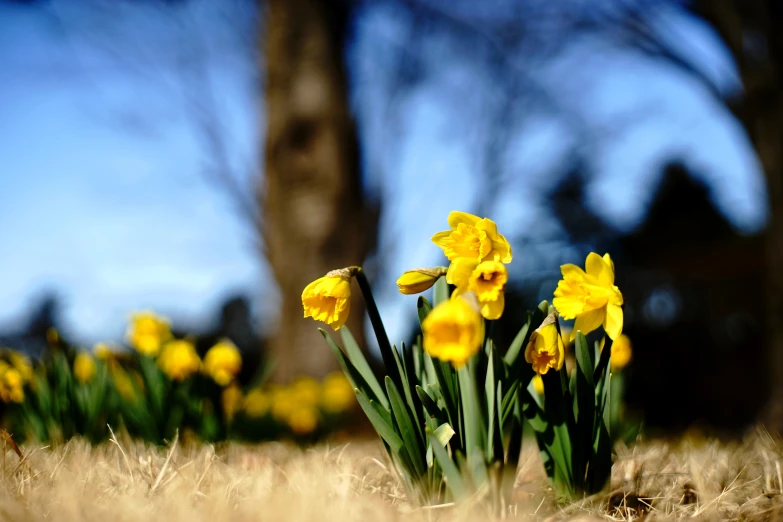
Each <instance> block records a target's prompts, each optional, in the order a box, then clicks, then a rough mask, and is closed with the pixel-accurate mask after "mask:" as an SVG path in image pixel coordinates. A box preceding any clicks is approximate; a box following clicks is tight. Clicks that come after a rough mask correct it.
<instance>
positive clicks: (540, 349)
mask: <svg viewBox="0 0 783 522" xmlns="http://www.w3.org/2000/svg"><path fill="white" fill-rule="evenodd" d="M525 360H526V361H527V362H529V363H530V364H532V365H533V370H534V371H535V372H536V373H537V374H538V375H544V374H545V373H546V372H548V371H549V369H550V368H552V369H554V370H555V371H559V370H560V368H562V367H563V362H564V361H565V346H563V339H562V338H561V337H560V332H558V331H557V315H556V314H555V313H551V314H549V315H548V316H547V317H546V319H544V322H542V323H541V326H539V327H538V328H537V329H536V330H535V331H534V332H533V334H532V335H531V336H530V341H528V343H527V347H526V348H525Z"/></svg>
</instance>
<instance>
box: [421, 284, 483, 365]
mask: <svg viewBox="0 0 783 522" xmlns="http://www.w3.org/2000/svg"><path fill="white" fill-rule="evenodd" d="M421 328H422V331H423V332H424V343H423V344H424V350H425V351H426V352H427V353H428V354H430V355H431V356H432V357H437V358H438V359H441V360H443V361H450V362H451V363H452V364H453V365H454V366H455V367H457V368H458V367H460V366H462V365H464V364H465V363H466V362H467V361H468V359H470V358H471V357H473V356H474V355H475V354H476V353H477V352H478V351H479V349H480V348H481V343H483V342H484V321H483V319H482V318H481V314H479V312H478V310H477V307H474V306H473V304H471V303H469V302H468V301H467V300H466V299H463V298H461V297H458V298H456V299H449V300H448V301H444V302H443V303H441V304H439V305H438V306H436V307H435V308H433V309H432V311H431V312H430V313H429V315H428V316H427V317H426V318H425V319H424V321H422V324H421Z"/></svg>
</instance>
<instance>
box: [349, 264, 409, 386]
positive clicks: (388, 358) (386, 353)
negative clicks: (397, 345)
mask: <svg viewBox="0 0 783 522" xmlns="http://www.w3.org/2000/svg"><path fill="white" fill-rule="evenodd" d="M354 276H355V277H356V282H357V283H359V289H360V290H361V291H362V296H363V297H364V304H365V306H366V307H367V315H369V316H370V323H371V324H372V329H373V331H374V332H375V338H376V339H377V340H378V347H379V348H380V350H381V357H382V358H383V365H384V367H385V368H386V373H387V374H388V375H389V376H390V377H391V378H392V380H393V381H394V385H395V386H397V389H399V390H402V389H403V388H402V379H401V378H400V375H399V372H397V371H395V370H396V368H397V363H396V362H395V360H394V354H392V346H391V343H389V337H388V336H387V335H386V328H384V326H383V320H382V319H381V314H380V312H379V311H378V305H376V304H375V297H373V295H372V289H371V288H370V282H369V281H368V280H367V275H366V274H365V273H364V270H362V267H358V268H357V269H356V271H355V272H354Z"/></svg>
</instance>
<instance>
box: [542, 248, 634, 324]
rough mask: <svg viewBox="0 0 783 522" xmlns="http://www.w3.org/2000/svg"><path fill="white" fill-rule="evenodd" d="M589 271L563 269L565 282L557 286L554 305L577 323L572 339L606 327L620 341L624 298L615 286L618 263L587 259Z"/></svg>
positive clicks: (596, 257) (573, 267) (571, 267)
mask: <svg viewBox="0 0 783 522" xmlns="http://www.w3.org/2000/svg"><path fill="white" fill-rule="evenodd" d="M585 268H586V269H587V270H586V271H584V270H582V269H581V268H580V267H578V266H576V265H563V266H561V267H560V270H561V272H562V273H563V279H561V280H560V282H558V283H557V289H556V290H555V298H554V300H553V301H552V304H553V305H554V306H555V308H557V311H558V313H559V314H560V315H561V316H562V317H563V318H564V319H576V322H575V323H574V329H573V332H572V333H571V339H573V338H574V337H575V336H576V332H577V331H581V332H582V333H583V334H587V333H589V332H592V331H593V330H595V329H596V328H598V327H599V326H603V327H604V331H606V335H608V336H609V337H610V338H611V339H617V337H618V336H619V335H620V333H622V330H623V309H622V304H623V294H621V293H620V290H619V289H618V288H617V287H616V286H615V285H614V263H613V262H612V259H611V258H610V257H609V254H605V255H604V256H603V257H601V256H599V255H598V254H596V253H595V252H591V253H590V254H589V255H588V256H587V261H586V262H585Z"/></svg>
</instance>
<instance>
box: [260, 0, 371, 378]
mask: <svg viewBox="0 0 783 522" xmlns="http://www.w3.org/2000/svg"><path fill="white" fill-rule="evenodd" d="M266 5H267V11H266V31H265V40H266V42H265V43H266V45H265V56H266V60H265V66H266V118H267V133H266V149H265V164H264V167H265V176H266V186H265V190H264V191H263V192H262V194H260V196H259V200H260V202H261V204H262V208H263V209H264V231H263V237H264V240H265V244H266V248H267V254H268V258H269V262H270V264H271V267H272V270H273V272H274V276H275V278H276V280H277V283H278V285H279V288H280V293H281V298H282V302H281V309H280V322H279V327H278V329H277V331H276V333H275V334H274V335H273V336H272V337H271V338H270V339H269V345H268V353H269V355H270V356H271V357H272V358H273V359H274V361H275V363H276V369H275V373H274V378H275V380H277V381H287V380H289V379H290V378H292V377H293V376H295V375H298V374H307V375H312V376H315V377H321V376H323V375H324V374H326V373H327V372H329V371H332V370H336V369H337V368H338V365H337V361H336V359H335V357H334V355H333V354H332V353H331V351H330V350H329V348H328V347H327V346H326V343H325V342H324V340H323V338H322V337H321V335H320V334H319V333H318V331H317V327H318V326H319V325H318V324H316V323H314V322H313V320H312V319H309V318H308V319H304V318H303V317H302V315H303V313H302V302H301V295H302V290H303V289H304V287H305V286H306V285H307V284H308V283H310V282H311V281H313V280H315V279H316V278H318V277H321V276H323V275H325V274H326V273H327V272H328V271H330V270H333V269H336V268H342V267H345V266H349V265H358V264H361V263H362V261H363V259H364V258H365V255H366V254H367V250H368V241H366V239H365V238H366V237H368V235H367V232H368V230H369V229H370V227H369V226H368V225H367V220H366V219H364V217H365V214H366V212H365V210H364V205H363V198H362V188H361V179H360V173H359V161H358V160H359V149H358V142H357V137H356V130H355V126H354V122H353V119H352V117H351V114H350V111H349V107H348V97H347V82H346V75H345V70H344V67H343V59H342V56H343V34H344V25H345V22H346V20H347V12H346V10H345V9H342V10H341V9H340V5H341V3H339V2H333V1H332V2H330V1H328V0H269V1H268V2H267V3H266ZM358 293H359V292H358V288H357V287H356V285H355V284H354V299H353V300H352V303H351V315H350V319H349V320H348V323H347V324H348V326H349V327H350V329H351V331H352V333H353V334H354V336H356V337H357V340H358V341H359V342H360V343H362V344H363V335H362V329H363V328H362V325H363V319H364V313H363V312H364V306H363V303H362V301H361V298H360V296H359V295H358ZM321 326H324V325H321ZM325 328H326V329H327V330H328V329H329V328H328V327H325Z"/></svg>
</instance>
